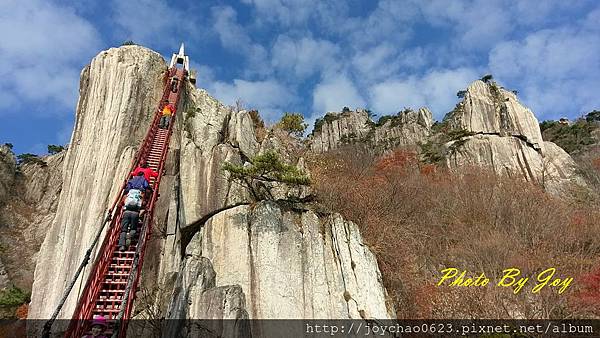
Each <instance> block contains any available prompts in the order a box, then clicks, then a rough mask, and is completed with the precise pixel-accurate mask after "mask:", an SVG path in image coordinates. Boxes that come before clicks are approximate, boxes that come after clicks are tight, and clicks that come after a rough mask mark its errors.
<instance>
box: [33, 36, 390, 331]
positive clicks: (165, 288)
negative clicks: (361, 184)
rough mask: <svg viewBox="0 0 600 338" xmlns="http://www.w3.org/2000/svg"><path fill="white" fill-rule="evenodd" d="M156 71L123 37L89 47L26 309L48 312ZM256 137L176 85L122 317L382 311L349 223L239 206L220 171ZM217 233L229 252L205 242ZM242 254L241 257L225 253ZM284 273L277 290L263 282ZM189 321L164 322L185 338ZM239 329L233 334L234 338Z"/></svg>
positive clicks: (199, 94) (243, 119) (101, 204)
mask: <svg viewBox="0 0 600 338" xmlns="http://www.w3.org/2000/svg"><path fill="white" fill-rule="evenodd" d="M164 70H165V63H164V60H163V59H162V58H161V57H160V55H158V54H156V53H154V52H152V51H150V50H147V49H145V48H141V47H136V46H128V47H121V48H118V49H110V50H108V51H105V52H102V53H100V54H99V55H98V56H96V57H95V58H94V59H93V61H92V63H91V65H90V66H88V67H86V68H85V69H84V71H83V72H82V75H81V90H80V99H79V103H78V107H77V120H76V126H75V131H74V133H73V136H72V139H71V143H70V147H69V149H68V151H67V152H66V154H65V158H64V165H63V183H62V193H61V195H60V198H59V200H58V209H57V211H56V216H55V217H54V218H53V221H52V223H51V225H50V226H49V228H48V230H47V234H46V237H45V239H44V243H43V245H42V247H41V249H40V252H39V255H38V262H37V267H36V272H35V281H34V284H33V295H32V302H31V310H30V314H29V317H30V318H48V317H49V316H50V314H51V313H52V311H53V310H54V308H55V306H56V304H57V303H58V300H59V298H60V297H61V295H62V292H63V290H64V288H65V286H66V284H67V283H68V281H69V279H70V278H71V276H72V275H73V273H74V271H75V269H76V268H77V266H78V264H79V263H80V260H81V258H82V257H83V255H84V252H85V250H86V249H87V248H88V246H89V245H90V243H91V241H92V237H93V235H94V234H95V232H96V231H97V230H98V228H99V226H100V222H101V219H102V217H103V213H104V211H105V208H106V207H107V206H109V205H110V204H111V202H112V201H113V199H114V198H115V194H116V191H117V189H118V187H119V186H120V183H121V182H122V180H123V179H124V178H125V176H126V174H127V171H128V169H129V166H130V163H131V160H132V158H133V156H134V153H135V151H136V148H137V146H138V145H139V143H140V141H141V139H142V137H143V135H144V134H145V132H146V130H147V128H148V126H149V123H150V119H151V116H152V113H153V109H154V108H155V106H156V104H157V102H158V101H159V99H160V94H161V90H162V82H161V80H162V76H161V75H162V72H163V71H164ZM269 144H270V145H269V147H270V146H272V145H274V144H277V142H275V140H273V142H271V143H269ZM266 147H267V146H266V144H264V145H261V143H260V142H259V141H258V140H257V139H256V133H255V130H254V124H253V121H252V119H251V117H250V115H249V114H248V112H246V111H237V110H234V109H232V108H231V107H226V106H224V105H223V104H221V103H220V102H218V101H217V100H215V99H214V98H212V97H211V96H210V95H209V94H208V93H207V92H206V91H204V90H202V89H195V88H193V87H192V86H191V85H190V84H187V87H186V89H185V90H184V96H183V100H182V102H181V105H180V107H179V113H178V115H177V117H176V121H175V130H174V133H173V137H172V139H171V144H170V149H169V153H168V158H167V164H166V172H165V175H164V176H163V178H162V181H161V187H160V199H159V200H158V203H157V207H156V210H155V211H156V212H155V218H154V224H153V235H152V238H151V240H150V241H149V243H148V247H147V250H146V256H145V260H144V268H143V271H142V278H141V285H140V286H141V288H140V290H141V291H140V294H144V293H145V294H147V295H148V296H147V297H142V296H139V297H138V299H137V301H136V304H135V307H136V310H135V311H134V312H135V313H136V317H135V318H147V319H153V316H156V315H158V316H164V317H167V318H213V319H216V318H223V319H234V318H238V319H239V318H291V317H295V318H296V316H297V318H311V317H321V316H332V317H341V318H369V317H378V318H381V317H383V318H390V317H393V316H394V310H393V307H391V306H390V307H387V306H386V302H385V295H386V292H385V289H384V288H383V285H382V283H381V274H380V273H379V270H378V267H377V262H376V260H375V258H374V256H373V254H372V253H371V252H370V251H369V250H368V248H367V247H366V246H365V245H364V244H363V243H362V240H361V238H360V234H358V230H357V228H356V226H355V225H354V224H352V223H349V222H346V221H344V220H342V219H341V218H340V217H339V216H328V217H325V218H320V217H318V216H317V215H316V214H314V213H313V212H310V211H308V210H304V209H303V210H296V211H294V210H283V209H281V208H280V207H279V206H277V204H274V203H267V204H258V205H257V206H255V207H250V206H249V204H250V203H251V202H252V201H251V199H250V198H249V194H248V192H247V191H246V190H245V189H244V188H243V187H242V186H240V185H239V184H234V183H231V182H230V181H229V180H228V179H227V176H226V175H225V173H224V172H223V170H222V169H221V168H222V166H223V164H224V163H225V162H232V163H236V164H244V163H246V162H248V161H249V159H250V158H252V157H253V156H254V155H256V154H258V153H260V152H261V151H264V149H265V148H266ZM296 160H297V159H296ZM298 222H300V223H298ZM322 223H323V224H322ZM216 234H220V236H219V237H217V236H216ZM211 236H212V237H213V239H211ZM224 243H230V244H227V245H231V246H230V248H234V247H235V248H237V251H235V250H226V251H220V250H216V249H217V248H223V245H224ZM209 248H210V250H209ZM249 250H251V251H252V253H253V255H254V256H253V257H254V259H249V257H250V256H246V257H240V256H239V255H232V253H236V252H237V253H238V254H240V255H241V254H246V253H248V251H249ZM96 253H97V252H96ZM242 258H243V259H242ZM50 266H51V267H52V269H49V268H48V267H50ZM230 269H237V270H239V273H238V274H237V275H232V274H231V272H230ZM88 271H89V270H88ZM247 272H252V273H250V274H248V273H247ZM87 277H88V276H87V274H84V275H83V277H82V278H84V280H85V279H87ZM292 277H293V278H294V280H292V281H289V282H288V284H287V286H286V288H288V287H289V290H287V289H286V290H285V292H284V291H282V290H280V289H278V288H275V287H273V288H269V286H277V285H278V284H279V283H280V282H281V281H283V280H285V278H292ZM256 285H262V286H261V287H260V290H259V289H256ZM288 292H290V293H291V294H288ZM296 292H302V293H303V294H304V296H303V297H302V302H301V305H295V306H294V307H293V308H290V309H289V311H288V312H278V311H275V306H276V304H277V303H278V302H281V304H284V303H285V304H288V303H290V302H291V301H292V300H294V301H295V300H298V301H300V298H298V297H299V295H297V294H295V293H296ZM77 296H78V295H77V293H76V292H73V293H72V294H71V296H69V298H68V299H67V302H66V304H65V306H64V308H63V311H62V312H61V314H60V316H59V317H60V318H69V317H70V315H71V314H72V312H73V310H74V306H75V303H76V299H77ZM278 306H279V307H281V305H278ZM150 308H151V309H153V310H152V311H150V310H149V309H150ZM146 329H150V328H146ZM196 329H197V328H194V327H193V326H186V327H171V328H169V330H175V331H177V332H179V333H183V334H186V335H190V334H192V335H193V333H194V332H197V331H194V330H196ZM247 329H248V328H244V327H242V328H237V329H236V330H237V331H235V332H237V334H238V335H239V336H246V334H244V333H246V332H247ZM253 330H254V328H253ZM229 333H230V332H229V331H227V332H224V334H229Z"/></svg>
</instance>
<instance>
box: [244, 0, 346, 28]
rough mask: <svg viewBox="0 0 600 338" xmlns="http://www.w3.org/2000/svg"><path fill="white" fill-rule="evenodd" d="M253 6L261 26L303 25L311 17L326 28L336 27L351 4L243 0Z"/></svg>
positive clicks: (338, 0) (306, 0)
mask: <svg viewBox="0 0 600 338" xmlns="http://www.w3.org/2000/svg"><path fill="white" fill-rule="evenodd" d="M242 3H245V4H247V5H251V6H253V8H254V9H255V11H256V13H255V14H256V15H255V21H256V24H257V25H259V26H266V25H271V24H273V23H277V24H280V25H282V26H284V27H286V28H287V27H292V26H303V25H306V24H307V23H308V22H309V21H310V20H311V19H312V20H313V21H314V22H313V24H314V25H316V26H318V27H320V28H325V29H330V28H334V27H336V26H337V25H338V24H339V23H341V22H343V20H344V17H346V16H347V12H348V9H349V6H348V4H347V2H346V1H343V0H329V1H313V0H242Z"/></svg>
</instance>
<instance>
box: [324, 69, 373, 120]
mask: <svg viewBox="0 0 600 338" xmlns="http://www.w3.org/2000/svg"><path fill="white" fill-rule="evenodd" d="M344 106H346V107H350V108H356V107H364V106H365V100H364V99H363V98H362V96H361V95H360V93H359V92H358V90H357V89H356V87H355V86H354V84H353V83H352V82H351V81H350V79H348V77H347V76H346V75H338V76H335V77H331V78H327V79H325V80H324V81H322V82H321V83H319V84H318V85H317V86H316V87H315V88H314V91H313V110H314V111H315V112H321V113H323V112H327V111H341V110H342V108H343V107H344Z"/></svg>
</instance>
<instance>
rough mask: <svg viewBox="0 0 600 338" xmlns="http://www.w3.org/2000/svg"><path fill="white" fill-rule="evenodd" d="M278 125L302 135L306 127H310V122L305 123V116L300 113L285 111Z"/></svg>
mask: <svg viewBox="0 0 600 338" xmlns="http://www.w3.org/2000/svg"><path fill="white" fill-rule="evenodd" d="M277 125H278V126H279V127H280V128H281V129H283V130H285V131H287V132H288V133H289V134H291V135H295V136H302V134H303V133H304V131H305V130H306V127H308V124H306V123H304V116H302V114H299V113H284V114H283V117H281V120H279V123H278V124H277Z"/></svg>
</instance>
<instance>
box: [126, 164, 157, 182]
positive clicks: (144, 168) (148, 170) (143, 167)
mask: <svg viewBox="0 0 600 338" xmlns="http://www.w3.org/2000/svg"><path fill="white" fill-rule="evenodd" d="M140 172H143V173H144V178H145V179H146V181H148V182H150V179H151V178H152V177H158V173H157V172H156V171H154V170H152V168H149V167H148V164H147V163H145V162H144V163H142V165H140V166H139V167H137V168H135V170H134V171H133V172H132V173H131V175H132V176H137V175H138V174H139V173H140Z"/></svg>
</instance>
